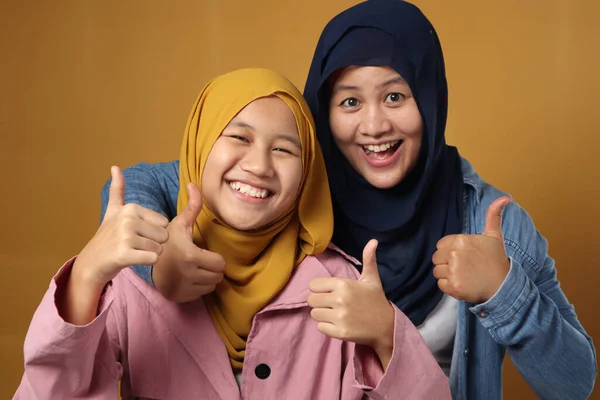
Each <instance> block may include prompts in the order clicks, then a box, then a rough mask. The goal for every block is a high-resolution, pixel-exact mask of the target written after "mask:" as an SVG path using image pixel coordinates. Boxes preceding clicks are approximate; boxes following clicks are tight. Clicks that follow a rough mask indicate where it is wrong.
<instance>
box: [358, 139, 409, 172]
mask: <svg viewBox="0 0 600 400" xmlns="http://www.w3.org/2000/svg"><path fill="white" fill-rule="evenodd" d="M402 143H404V141H403V140H395V141H389V142H384V143H380V144H373V145H371V144H369V145H361V146H360V147H361V149H362V150H363V154H364V156H365V159H366V160H367V162H368V163H369V164H370V165H371V166H372V167H375V168H384V167H388V166H390V165H392V164H393V163H394V162H396V160H397V159H398V157H399V156H400V153H401V151H400V149H401V147H402Z"/></svg>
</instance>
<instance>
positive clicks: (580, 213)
mask: <svg viewBox="0 0 600 400" xmlns="http://www.w3.org/2000/svg"><path fill="white" fill-rule="evenodd" d="M355 3H356V2H355V1H350V0H345V1H344V0H327V1H323V0H305V1H297V2H291V1H290V2H288V1H281V0H254V1H241V0H238V1H233V0H205V1H199V0H175V1H171V2H169V3H168V5H167V3H165V2H163V1H158V0H151V1H132V2H105V1H97V0H89V1H76V0H65V1H60V2H51V1H38V2H35V3H31V2H29V3H28V2H14V1H2V2H0V17H1V21H2V23H1V24H0V51H1V52H0V77H1V85H0V88H1V90H0V93H1V95H0V133H1V135H0V167H1V169H2V171H3V179H2V184H1V187H2V189H1V193H2V195H1V196H0V206H1V218H0V221H2V229H1V230H0V235H1V236H0V271H1V272H2V280H1V284H2V289H1V290H0V304H1V307H0V321H2V322H1V325H0V354H1V359H2V364H0V398H2V399H7V398H11V397H12V395H13V393H14V391H15V390H16V388H17V386H18V383H19V380H20V377H21V374H22V372H23V361H22V360H23V355H22V351H23V350H22V349H23V339H24V337H25V333H26V331H27V327H28V325H29V322H30V320H31V317H32V314H33V311H34V310H35V308H36V307H37V305H38V303H39V301H40V300H41V298H42V295H43V293H44V291H45V289H46V288H47V287H48V283H49V280H50V278H51V276H52V275H53V274H54V273H55V271H56V270H57V269H58V268H59V267H60V266H61V265H62V263H63V262H64V261H65V260H66V259H68V258H69V257H71V256H72V255H74V254H76V253H77V252H78V251H79V250H80V249H81V248H82V247H83V246H84V244H85V243H86V242H87V241H88V240H89V239H90V238H91V236H92V235H93V233H94V232H95V230H96V227H97V224H98V220H99V213H100V196H99V194H100V189H101V186H102V184H103V183H104V181H105V180H106V179H107V178H108V177H109V176H110V171H109V168H110V166H111V165H112V164H117V165H120V166H121V167H127V166H129V165H132V164H134V163H137V162H140V161H149V162H158V161H168V160H172V159H175V158H177V157H178V151H179V145H180V142H181V138H182V134H183V128H184V126H185V122H186V118H187V116H188V113H189V110H190V107H191V105H192V103H193V101H194V99H195V97H196V96H197V94H198V92H199V91H200V89H201V88H202V86H203V85H204V83H206V81H207V80H208V79H209V78H211V77H213V76H214V75H216V74H220V73H223V72H226V71H229V70H232V69H235V68H240V67H249V66H262V67H269V68H272V69H275V70H277V71H280V72H282V73H284V74H285V75H287V76H288V77H290V78H291V79H292V81H293V82H294V83H295V84H296V85H298V86H299V87H300V89H302V88H303V87H304V80H305V78H306V74H307V72H308V66H309V63H310V60H311V58H312V52H313V50H314V47H315V45H316V42H317V39H318V36H319V34H320V32H321V29H322V28H323V27H324V26H325V24H326V22H327V21H328V20H329V19H330V18H331V17H333V16H334V15H335V14H337V13H338V12H340V11H342V10H343V9H345V8H347V7H348V6H351V5H353V4H355ZM415 3H416V4H417V5H418V6H419V7H421V9H422V10H423V11H424V13H425V14H426V15H427V16H428V17H429V19H430V20H431V21H432V22H433V24H434V26H435V27H436V29H437V30H438V33H439V35H440V38H441V41H442V46H443V48H444V53H445V57H446V66H447V74H448V81H449V87H450V115H449V124H448V131H447V132H448V134H447V138H448V141H449V143H451V144H454V145H457V146H458V148H459V150H460V151H461V153H462V155H464V156H466V157H467V158H468V159H469V160H471V161H472V162H473V164H474V166H475V168H476V169H477V171H478V172H479V173H480V174H481V175H482V176H483V177H484V178H485V179H486V180H488V181H489V182H491V183H492V184H494V185H496V186H497V187H498V188H500V189H502V190H505V191H508V192H510V193H511V194H512V195H513V196H514V198H515V199H516V200H517V201H518V202H519V203H520V204H521V205H522V206H524V207H525V208H526V209H527V210H528V211H529V213H530V214H531V215H532V217H533V219H534V221H535V223H536V225H537V227H538V229H539V230H540V231H541V232H542V233H543V234H544V235H545V236H546V237H547V238H548V240H549V243H550V255H551V256H553V257H554V258H555V259H556V265H557V268H558V275H559V278H560V281H561V283H562V287H563V289H564V291H565V292H566V293H567V296H568V297H569V299H570V300H571V302H572V303H574V304H575V306H576V310H577V313H578V315H579V317H580V319H581V321H582V322H583V325H584V326H585V327H586V329H587V331H588V332H589V333H590V334H591V336H592V337H593V338H596V342H597V343H598V338H600V315H599V312H598V308H599V307H598V306H599V305H600V301H599V300H600V295H599V292H600V291H599V290H598V288H597V287H598V283H599V279H598V259H599V257H598V256H597V249H598V243H599V242H600V229H599V228H598V227H599V226H600V211H599V209H598V207H599V206H598V205H599V204H600V189H599V186H600V185H599V183H600V168H598V166H597V161H596V160H597V156H598V152H599V151H600V118H599V117H598V116H599V114H600V111H598V110H599V109H600V96H599V94H600V74H599V73H598V68H597V66H598V65H600V56H599V52H598V51H597V46H598V43H597V42H598V38H600V24H599V23H598V21H597V15H599V14H600V3H598V2H597V1H595V0H573V1H564V0H561V1H559V0H552V1H548V0H529V1H522V2H517V1H509V2H496V1H481V0H464V1H448V0H419V1H415ZM232 95H235V94H232ZM505 372H506V374H505V385H504V386H505V398H507V399H534V398H535V396H534V395H533V394H532V392H531V390H530V389H528V387H527V385H526V384H525V382H524V381H523V379H522V378H521V377H520V375H519V374H518V372H517V371H516V369H515V368H514V367H513V366H512V365H511V364H510V362H509V361H507V363H506V368H505ZM599 394H600V390H598V389H596V392H595V395H593V396H592V398H600V396H599ZM594 396H596V397H594Z"/></svg>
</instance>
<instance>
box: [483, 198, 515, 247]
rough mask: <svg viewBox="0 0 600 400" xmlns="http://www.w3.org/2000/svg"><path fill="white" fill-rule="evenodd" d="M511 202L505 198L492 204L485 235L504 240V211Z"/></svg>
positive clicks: (484, 230) (487, 215)
mask: <svg viewBox="0 0 600 400" xmlns="http://www.w3.org/2000/svg"><path fill="white" fill-rule="evenodd" d="M510 201H511V200H510V197H508V196H503V197H500V198H499V199H496V200H494V202H493V203H492V204H490V206H489V207H488V210H487V214H486V216H485V228H484V229H483V234H484V235H486V236H492V237H495V238H498V239H502V210H504V207H506V205H507V204H508V203H510Z"/></svg>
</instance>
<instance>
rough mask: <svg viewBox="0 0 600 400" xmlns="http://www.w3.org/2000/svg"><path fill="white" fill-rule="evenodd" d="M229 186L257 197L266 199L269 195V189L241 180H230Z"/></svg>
mask: <svg viewBox="0 0 600 400" xmlns="http://www.w3.org/2000/svg"><path fill="white" fill-rule="evenodd" d="M229 186H230V187H231V188H232V189H233V190H237V191H238V192H240V193H243V194H246V195H248V196H252V197H255V198H257V199H264V198H265V197H267V196H268V195H269V191H268V190H267V189H259V188H255V187H254V186H250V185H246V184H245V183H241V182H230V183H229Z"/></svg>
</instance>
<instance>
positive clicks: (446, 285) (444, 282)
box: [437, 278, 452, 296]
mask: <svg viewBox="0 0 600 400" xmlns="http://www.w3.org/2000/svg"><path fill="white" fill-rule="evenodd" d="M437 284H438V287H439V288H440V290H441V291H442V292H444V293H446V294H447V295H449V296H452V293H451V290H450V282H448V279H444V278H442V279H438V282H437Z"/></svg>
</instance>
